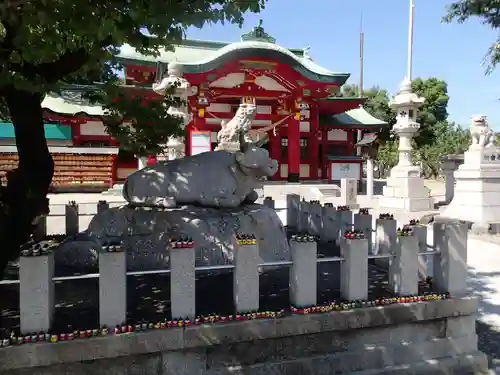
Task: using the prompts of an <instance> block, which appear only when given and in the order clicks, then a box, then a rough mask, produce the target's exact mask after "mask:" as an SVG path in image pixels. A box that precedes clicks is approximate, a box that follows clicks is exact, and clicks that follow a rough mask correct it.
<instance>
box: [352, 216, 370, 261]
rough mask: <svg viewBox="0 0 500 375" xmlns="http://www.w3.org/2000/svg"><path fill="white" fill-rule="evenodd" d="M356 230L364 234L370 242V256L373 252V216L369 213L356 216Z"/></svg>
mask: <svg viewBox="0 0 500 375" xmlns="http://www.w3.org/2000/svg"><path fill="white" fill-rule="evenodd" d="M354 229H355V230H359V231H361V232H363V234H364V235H365V238H366V239H367V240H368V251H369V254H371V253H372V252H373V216H372V215H370V214H369V213H356V214H354Z"/></svg>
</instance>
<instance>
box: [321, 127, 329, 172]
mask: <svg viewBox="0 0 500 375" xmlns="http://www.w3.org/2000/svg"><path fill="white" fill-rule="evenodd" d="M321 148H322V153H321V179H323V180H326V179H328V129H321Z"/></svg>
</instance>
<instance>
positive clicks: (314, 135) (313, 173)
mask: <svg viewBox="0 0 500 375" xmlns="http://www.w3.org/2000/svg"><path fill="white" fill-rule="evenodd" d="M318 120H319V118H318V110H317V108H315V107H314V106H311V108H310V117H309V130H310V132H311V136H310V137H309V141H310V142H311V147H310V148H309V160H310V161H311V164H310V166H309V168H310V173H309V176H310V178H311V179H312V180H317V179H318V165H319V156H318V154H319V140H318V135H319V130H318V128H319V123H318Z"/></svg>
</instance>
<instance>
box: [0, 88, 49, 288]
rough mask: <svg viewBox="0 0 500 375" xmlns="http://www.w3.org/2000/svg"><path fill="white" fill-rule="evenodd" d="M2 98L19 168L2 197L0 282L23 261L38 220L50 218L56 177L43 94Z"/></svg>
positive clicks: (16, 92)
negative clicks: (24, 247)
mask: <svg viewBox="0 0 500 375" xmlns="http://www.w3.org/2000/svg"><path fill="white" fill-rule="evenodd" d="M1 94H2V95H3V96H4V98H5V101H6V103H7V106H8V108H9V111H10V116H11V119H12V123H13V124H14V130H15V135H16V146H17V150H18V155H19V165H18V168H17V169H15V170H14V171H12V172H9V173H7V180H8V183H7V187H5V188H2V190H1V195H0V204H1V206H0V245H1V248H0V280H2V279H3V278H4V276H5V275H4V274H5V270H6V267H7V265H8V262H9V261H12V260H15V259H17V258H18V257H19V251H20V247H21V245H23V244H24V243H25V242H26V241H27V240H28V239H29V238H30V236H31V234H32V233H33V231H34V229H35V226H36V221H37V218H39V217H40V216H43V215H47V214H48V210H49V204H48V199H47V198H46V196H47V193H48V190H49V186H50V182H51V181H52V176H53V174H54V163H53V161H52V157H51V155H50V153H49V149H48V147H47V141H46V139H45V130H44V125H43V116H42V108H41V101H42V97H43V94H41V93H32V92H27V91H20V90H17V89H15V88H7V89H5V90H3V91H2V92H1Z"/></svg>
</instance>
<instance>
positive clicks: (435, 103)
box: [412, 77, 450, 146]
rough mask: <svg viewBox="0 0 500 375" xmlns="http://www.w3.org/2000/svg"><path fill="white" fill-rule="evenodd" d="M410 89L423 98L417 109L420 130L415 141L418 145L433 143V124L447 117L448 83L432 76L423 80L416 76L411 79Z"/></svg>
mask: <svg viewBox="0 0 500 375" xmlns="http://www.w3.org/2000/svg"><path fill="white" fill-rule="evenodd" d="M412 89H413V92H414V93H415V94H417V95H418V96H421V97H423V98H425V102H424V105H423V106H422V107H420V109H419V111H418V120H417V121H418V122H419V123H420V130H419V132H418V136H417V137H416V138H415V141H416V143H417V145H418V146H424V145H428V144H433V143H434V139H433V138H434V137H435V130H434V129H433V128H434V126H435V125H436V124H437V123H438V122H443V121H446V119H447V118H448V111H447V107H448V100H449V99H450V97H449V96H448V85H447V84H446V82H444V81H441V80H439V79H437V78H434V77H432V78H428V79H425V80H423V79H421V78H417V79H415V80H413V81H412Z"/></svg>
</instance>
